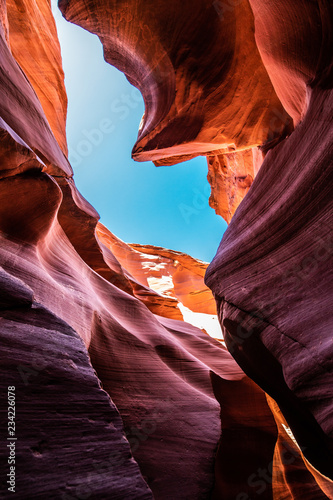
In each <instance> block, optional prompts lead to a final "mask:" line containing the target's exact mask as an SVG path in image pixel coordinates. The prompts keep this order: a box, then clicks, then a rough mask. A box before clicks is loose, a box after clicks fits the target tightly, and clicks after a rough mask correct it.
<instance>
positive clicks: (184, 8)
mask: <svg viewBox="0 0 333 500" xmlns="http://www.w3.org/2000/svg"><path fill="white" fill-rule="evenodd" d="M59 6H60V8H61V10H62V12H63V14H64V16H65V17H66V19H67V20H69V21H72V22H74V23H76V24H79V25H80V26H82V27H84V28H85V29H87V30H89V31H91V32H92V33H95V34H97V35H98V36H99V37H100V39H101V42H102V44H103V46H104V57H105V59H106V61H107V62H109V63H111V64H113V65H115V66H116V67H118V68H119V69H120V70H121V71H123V72H124V73H125V74H126V76H127V78H128V79H129V81H130V82H132V83H133V84H134V85H136V86H137V87H138V88H139V89H140V90H141V92H142V95H143V98H144V101H145V106H146V111H145V117H144V121H143V125H142V128H141V130H140V132H139V137H138V141H137V143H136V145H135V146H134V149H133V157H134V158H135V159H136V160H139V161H144V160H154V161H157V162H158V161H159V160H163V163H164V164H166V163H167V161H166V159H167V158H169V163H170V164H172V163H174V161H175V160H174V159H173V157H175V158H176V161H177V160H178V159H179V158H178V157H181V158H182V159H185V158H186V156H187V155H189V156H193V155H198V154H207V152H209V151H213V150H214V151H215V150H219V151H226V152H228V151H229V150H230V148H231V149H232V150H240V149H245V148H249V147H254V146H258V145H261V144H263V143H265V142H266V141H268V140H272V139H274V138H275V137H278V136H279V135H280V134H281V133H282V132H283V131H284V129H285V126H286V124H287V123H288V115H287V114H286V113H285V111H284V110H283V108H282V106H281V104H280V102H279V100H278V98H277V96H276V93H275V91H274V89H273V87H272V84H271V82H270V80H269V78H268V75H267V72H266V69H265V67H264V65H263V64H262V61H261V58H260V55H259V52H258V49H257V46H256V43H255V39H254V19H253V15H252V11H251V8H250V6H249V3H248V1H247V0H241V1H240V0H239V1H237V2H233V7H232V8H229V9H223V2H218V1H215V2H214V1H212V0H199V1H196V2H192V1H189V0H187V1H183V2H178V1H177V0H172V1H171V2H165V0H157V1H156V0H154V1H152V0H150V1H147V0H140V1H137V0H125V1H123V2H117V1H115V0H111V1H109V2H105V1H104V0H89V1H87V2H81V1H73V0H61V2H60V3H59ZM272 121H274V127H273V128H272V127H271V126H270V124H271V123H272Z"/></svg>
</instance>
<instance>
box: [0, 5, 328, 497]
mask: <svg viewBox="0 0 333 500" xmlns="http://www.w3.org/2000/svg"><path fill="white" fill-rule="evenodd" d="M0 3H1V11H0V21H1V23H0V30H1V33H0V35H1V36H0V63H1V69H0V91H1V101H0V113H1V114H0V158H1V164H0V201H1V203H0V240H1V244H0V264H1V272H0V284H1V287H0V316H1V328H0V336H1V342H0V343H1V346H2V347H1V351H0V352H1V359H2V363H1V365H2V377H1V387H2V389H3V391H2V392H3V393H4V394H6V392H7V388H8V387H11V388H12V387H15V390H14V391H16V395H17V414H16V425H17V436H19V439H20V444H19V448H17V462H16V464H15V467H17V475H16V486H15V493H10V494H11V496H12V497H13V498H14V499H25V498H36V499H38V498H40V499H44V498H50V499H53V498H54V499H58V498H62V499H66V498H71V499H73V498H75V499H80V498H91V499H110V498H112V499H115V500H116V499H119V500H123V499H126V500H136V499H142V500H143V499H145V500H146V499H152V498H156V499H162V500H164V499H165V500H167V499H171V498H172V499H173V500H184V499H187V498H188V499H208V498H214V500H215V499H216V500H218V499H222V498H225V499H229V498H230V499H231V498H237V499H238V500H240V499H241V500H249V499H250V498H251V499H255V498H258V499H260V498H265V499H274V500H280V499H282V498H295V499H298V498H301V497H302V498H304V499H306V500H312V499H324V498H333V492H332V490H333V488H332V481H331V479H332V470H333V467H332V452H333V451H332V345H333V343H332V335H331V331H332V317H331V313H330V309H331V308H330V290H331V289H332V285H333V278H332V273H331V269H332V265H331V264H332V262H331V261H332V244H331V243H332V242H331V235H330V231H331V225H332V224H333V221H331V218H332V206H331V205H332V199H331V192H330V187H331V182H332V180H333V179H332V178H331V177H332V168H331V167H332V117H331V113H330V109H331V107H332V104H333V102H332V90H331V87H332V67H331V59H330V56H329V54H330V51H329V48H330V46H331V38H330V32H331V31H330V28H331V24H330V22H331V17H330V16H331V13H332V11H331V6H330V5H329V2H328V1H326V0H322V1H318V2H311V3H307V4H305V2H303V1H302V0H299V1H298V2H293V4H291V2H289V1H287V0H281V1H277V0H275V1H273V2H270V3H267V2H266V3H265V2H262V1H261V0H251V1H250V4H248V3H247V2H245V1H244V0H240V1H237V2H235V1H231V0H230V1H229V0H228V1H227V2H216V1H215V2H212V1H208V0H202V1H199V2H194V3H193V2H191V3H190V2H187V1H186V2H182V3H179V2H171V4H170V2H169V3H166V2H164V1H162V0H158V1H157V2H154V3H153V2H150V1H149V2H147V1H146V2H134V1H130V0H126V1H124V2H114V1H111V2H109V3H107V2H105V1H104V0H98V1H96V0H88V1H86V2H81V1H80V0H71V1H68V0H62V1H61V2H60V4H61V8H62V10H63V12H64V13H65V15H66V17H67V18H68V19H70V20H71V21H73V22H75V23H77V24H80V25H82V26H83V27H84V28H86V29H89V30H90V31H92V32H94V33H97V34H98V35H99V37H100V38H101V41H102V43H103V45H104V52H105V58H106V60H107V61H109V62H111V63H113V64H115V65H116V66H117V67H118V68H119V69H121V70H123V71H124V72H125V74H126V75H127V77H128V78H129V79H130V81H131V82H132V83H134V84H135V85H137V86H138V88H140V90H141V91H142V94H143V96H144V99H145V103H146V114H145V120H144V123H143V128H142V130H141V131H140V134H139V138H138V142H137V145H136V146H135V149H134V156H135V157H136V159H139V160H140V159H148V158H149V159H153V160H154V161H155V162H156V163H160V164H163V163H165V164H171V163H174V162H176V161H180V160H183V159H186V158H188V157H189V156H195V155H198V154H206V155H207V156H208V162H209V168H210V171H209V175H210V178H211V183H212V185H213V194H212V199H211V204H212V205H214V208H215V209H216V210H217V212H218V213H220V214H221V215H222V216H223V217H225V218H226V219H227V220H230V219H231V217H232V214H233V213H234V211H235V210H236V207H237V205H238V204H239V203H240V202H241V200H242V198H243V197H244V196H245V194H246V197H245V199H244V200H243V202H242V203H241V204H240V206H239V208H238V210H237V211H236V214H235V216H234V217H233V219H232V221H231V224H230V227H229V229H228V231H227V232H226V234H225V236H224V238H223V240H222V243H221V245H220V248H219V250H218V252H217V255H216V257H215V259H214V261H213V263H212V264H211V265H210V267H209V268H208V272H207V277H206V281H207V284H208V285H209V286H210V288H211V289H212V290H213V293H214V297H215V299H216V302H217V306H218V314H219V318H220V321H221V324H222V325H223V330H224V334H225V340H226V343H227V346H228V348H229V351H230V352H228V351H227V349H226V348H225V347H224V345H223V344H222V343H221V342H218V341H216V340H214V339H213V338H211V337H210V336H208V335H206V333H204V332H203V331H202V330H200V329H199V328H196V327H194V326H192V325H190V324H188V323H186V322H184V321H182V320H181V319H182V317H183V315H185V313H184V311H185V309H187V310H189V311H190V312H191V313H193V314H209V315H212V314H213V313H214V312H215V308H214V303H213V299H212V294H211V293H210V291H209V290H208V288H207V287H206V286H205V285H204V283H203V275H204V273H205V271H206V264H205V263H202V262H199V261H196V260H195V259H192V258H191V257H190V256H187V255H184V254H181V253H179V252H175V251H171V250H166V249H162V248H159V247H152V246H149V245H147V246H143V245H128V244H125V243H124V242H122V241H121V240H119V239H118V238H116V237H115V236H114V235H113V234H112V233H110V232H109V231H108V230H107V229H106V228H105V227H104V226H102V225H101V224H99V223H98V219H99V216H98V214H97V213H96V211H95V210H94V209H93V207H91V205H90V204H89V203H88V202H87V201H86V200H85V199H84V198H83V197H82V196H81V194H80V193H79V192H78V190H77V188H76V186H75V183H74V180H73V178H72V170H71V167H70V165H69V163H68V160H67V158H66V154H65V153H66V151H67V149H66V147H67V146H66V137H65V117H66V95H65V92H64V86H63V72H62V68H61V58H60V51H59V44H58V41H57V37H56V32H55V28H54V21H53V18H52V14H51V11H50V8H49V2H48V1H47V0H36V1H35V2H31V1H29V0H23V1H14V0H7V2H6V0H0ZM251 9H252V10H251ZM254 27H255V33H254ZM309 33H310V34H311V37H309ZM27 39H28V43H26V40H27ZM278 97H279V98H278ZM280 101H281V102H280ZM281 103H282V104H281ZM288 113H289V114H290V115H291V116H292V118H293V120H294V122H295V123H298V122H300V123H299V124H298V126H297V127H296V129H295V131H294V132H292V133H291V130H292V127H291V123H290V120H289V114H288ZM287 136H288V137H287ZM284 137H287V138H286V139H285V140H283V141H282V142H281V140H282V139H283V138H284ZM258 145H259V146H261V148H260V150H258V149H257V146H258ZM261 155H263V156H264V155H266V157H265V159H264V161H263V164H262V166H261V167H260V164H261V161H262V159H263V158H262V157H261ZM259 167H260V169H259ZM180 305H181V306H182V307H180ZM234 358H235V359H236V361H237V362H236V361H235V359H234ZM239 365H240V366H241V368H240V366H239ZM242 369H243V370H244V371H242ZM244 372H245V373H244ZM265 393H266V394H265ZM4 409H6V408H4ZM4 409H2V410H1V411H2V412H4ZM6 423H7V413H6V415H5V414H4V413H3V418H1V424H0V429H1V435H2V436H3V439H4V441H3V442H5V440H6V438H7V437H8V430H7V427H6ZM221 428H222V433H221ZM0 458H1V461H2V463H3V464H4V465H3V467H1V471H2V470H5V469H6V467H7V465H8V463H7V458H8V453H7V450H6V448H5V447H2V448H1V450H0ZM330 478H331V479H330ZM7 488H8V485H7V483H6V476H5V475H3V476H2V477H1V482H0V491H1V496H4V497H6V496H8V489H7Z"/></svg>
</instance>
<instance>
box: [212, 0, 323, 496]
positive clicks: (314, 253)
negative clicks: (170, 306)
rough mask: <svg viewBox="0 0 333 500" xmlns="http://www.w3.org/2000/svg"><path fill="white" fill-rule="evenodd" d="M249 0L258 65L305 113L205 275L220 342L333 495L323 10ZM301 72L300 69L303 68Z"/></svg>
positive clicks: (264, 170)
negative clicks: (261, 55) (261, 58)
mask: <svg viewBox="0 0 333 500" xmlns="http://www.w3.org/2000/svg"><path fill="white" fill-rule="evenodd" d="M252 3H253V7H254V13H255V16H256V13H257V12H258V27H259V28H258V32H257V38H258V40H259V42H258V43H259V45H260V44H262V47H263V46H264V41H265V51H266V55H265V58H267V60H269V61H270V64H268V70H269V72H272V71H275V72H276V73H277V72H278V71H277V68H279V67H280V66H281V67H283V68H284V69H283V71H282V70H281V73H280V76H281V74H282V75H285V76H284V81H283V88H282V87H279V89H278V90H279V92H282V91H283V92H284V94H283V97H281V98H282V99H283V100H285V102H286V103H287V102H288V99H292V98H293V99H294V102H295V106H296V108H297V109H298V111H299V113H300V115H302V113H303V114H304V113H305V116H304V118H303V120H302V122H301V123H300V124H299V125H298V127H297V128H296V130H295V131H294V132H293V133H292V134H291V136H290V137H289V138H288V139H286V140H285V141H284V142H282V143H281V144H279V145H278V146H276V147H275V148H274V149H273V150H272V151H270V152H269V154H268V155H267V157H266V159H265V161H264V163H263V165H262V167H261V169H260V171H259V174H258V176H257V178H256V180H255V181H254V183H253V185H252V187H251V190H250V192H249V194H248V196H247V197H246V198H245V200H244V201H243V203H242V204H241V206H240V207H239V210H238V211H237V213H236V215H235V217H234V218H233V220H232V222H231V224H230V226H229V228H228V230H227V232H226V233H225V235H224V238H223V240H222V242H221V245H220V248H219V251H218V253H217V256H216V257H215V259H214V261H213V263H212V264H211V265H210V267H209V268H208V273H207V278H206V281H207V283H208V285H209V286H210V287H211V288H212V289H213V292H214V295H215V297H216V299H217V303H218V309H219V314H220V320H221V322H223V325H224V330H225V335H226V341H227V345H228V347H229V349H230V350H231V352H232V353H233V355H234V357H235V358H236V360H237V361H238V362H239V364H240V365H241V366H242V367H243V369H244V370H245V371H246V372H247V374H248V375H250V376H251V378H253V379H254V380H255V381H256V382H257V383H258V384H259V385H260V386H261V387H262V388H263V389H264V390H265V391H266V392H267V393H268V394H270V395H271V396H272V397H273V398H274V399H275V400H276V401H277V403H278V404H279V406H280V409H281V410H282V413H283V415H284V418H285V419H286V421H287V422H288V426H290V428H291V431H292V433H293V434H294V436H295V438H296V440H297V443H298V445H299V446H300V447H301V448H302V450H303V455H304V456H305V458H306V459H307V461H308V462H310V464H311V465H310V466H309V469H310V471H312V473H313V475H314V477H315V479H316V481H317V482H318V484H319V485H320V486H321V487H322V489H323V491H324V492H325V493H326V495H327V496H328V497H329V498H332V495H333V492H332V490H333V488H332V482H331V481H329V479H327V477H329V478H331V479H333V474H332V471H333V428H332V418H331V415H332V409H333V408H332V387H333V384H332V382H333V381H332V348H333V339H332V323H333V318H332V314H331V306H330V303H331V291H332V287H333V278H332V273H331V269H332V244H331V235H330V231H331V226H332V224H333V221H332V208H333V207H332V196H331V183H332V181H333V179H332V142H333V141H332V139H333V132H332V131H333V126H332V125H333V123H332V114H331V109H332V106H333V93H332V89H331V88H332V81H333V75H332V61H331V59H330V57H331V55H330V47H331V43H330V42H331V40H330V38H329V35H328V25H329V22H330V17H329V14H332V9H331V6H330V5H329V4H328V2H318V3H317V2H314V3H312V4H311V7H310V6H308V7H307V8H305V9H304V10H300V9H298V10H297V17H296V11H295V9H294V8H291V9H290V10H288V13H287V14H286V16H287V18H286V23H285V24H284V23H282V22H281V21H280V17H281V16H280V17H279V16H278V15H277V14H278V13H279V10H278V2H273V3H272V4H270V5H269V6H268V4H267V3H264V2H255V1H254V2H252V1H251V4H252ZM279 4H280V5H282V4H286V2H280V3H279ZM288 5H289V3H288ZM302 5H303V4H302ZM312 8H313V9H315V12H316V13H317V14H321V16H322V17H321V18H318V19H321V24H320V26H319V25H317V24H316V25H315V26H314V25H313V22H314V19H317V18H316V17H315V18H313V17H312V14H313V11H311V9H312ZM311 12H312V14H311ZM310 14H311V15H310ZM263 15H266V18H265V19H267V20H268V21H269V19H272V18H273V17H274V18H276V19H278V21H277V23H276V24H273V25H270V24H269V22H268V21H267V22H268V25H269V26H272V28H271V29H267V27H266V29H265V30H264V26H263V17H262V16H263ZM289 16H291V17H290V18H289ZM256 19H257V18H256ZM296 21H297V23H298V24H296ZM267 22H266V21H265V26H267ZM292 23H293V27H292ZM304 26H305V27H308V26H311V27H312V28H313V30H314V31H313V38H312V39H311V40H312V41H311V47H312V49H311V51H310V53H308V52H306V51H304V50H303V49H304V46H305V45H306V44H307V43H308V40H309V37H308V32H307V31H306V30H305V29H304ZM331 26H332V25H331ZM278 27H280V28H281V30H279V34H278V35H277V30H278ZM296 28H297V29H296ZM277 39H279V43H278V44H277ZM267 40H268V41H269V42H268V41H267ZM282 48H283V51H282ZM262 50H264V49H262ZM295 60H297V61H298V62H297V64H296V62H295ZM314 60H316V64H315V65H314ZM288 68H289V72H288ZM299 68H308V71H305V70H304V71H303V73H302V74H301V72H300V69H299ZM311 68H312V70H311ZM310 70H311V71H312V73H311V74H310ZM295 74H296V76H297V78H296V77H295ZM287 76H288V77H287ZM310 77H311V78H310ZM295 78H296V79H295ZM272 80H273V81H274V78H273V76H272ZM278 81H279V85H280V84H282V80H281V79H279V80H278ZM301 88H303V89H304V92H306V94H307V103H306V109H305V108H304V103H303V104H302V105H301V104H300V103H301V102H303V101H302V99H301V95H302V94H301V91H300V89H301ZM293 96H294V97H293ZM295 96H298V97H299V99H297V98H296V97H295ZM286 107H287V104H286ZM308 462H306V464H307V465H308ZM313 468H315V469H316V471H314V470H313ZM324 476H326V478H325V477H324Z"/></svg>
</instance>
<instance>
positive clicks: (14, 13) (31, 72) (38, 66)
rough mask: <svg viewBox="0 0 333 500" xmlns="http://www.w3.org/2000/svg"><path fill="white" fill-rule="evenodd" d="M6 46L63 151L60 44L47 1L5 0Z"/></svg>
mask: <svg viewBox="0 0 333 500" xmlns="http://www.w3.org/2000/svg"><path fill="white" fill-rule="evenodd" d="M7 12H8V26H9V46H10V50H11V52H12V54H13V56H14V58H15V59H16V61H17V62H18V64H19V65H20V67H21V68H22V70H23V71H24V73H25V75H26V76H27V77H28V79H29V82H30V83H31V85H32V87H33V89H34V91H35V92H36V94H37V96H38V99H39V101H40V103H41V105H42V106H43V110H44V113H45V115H46V118H47V121H48V123H49V124H50V127H51V129H52V132H53V134H54V136H55V138H56V139H57V142H58V144H59V146H60V147H61V149H62V151H63V152H64V153H65V154H67V140H66V115H67V94H66V90H65V84H64V72H63V69H62V63H61V54H60V46H59V41H58V36H57V31H56V26H55V21H54V19H53V16H52V14H51V5H50V2H48V1H46V0H44V1H39V2H38V8H36V6H35V4H34V2H31V1H29V0H7Z"/></svg>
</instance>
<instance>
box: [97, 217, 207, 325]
mask: <svg viewBox="0 0 333 500" xmlns="http://www.w3.org/2000/svg"><path fill="white" fill-rule="evenodd" d="M97 235H98V239H99V240H100V241H101V242H102V243H104V244H105V245H106V246H108V248H109V249H110V250H111V251H112V253H113V254H114V255H115V256H116V258H117V259H118V261H119V262H120V263H121V265H122V266H123V267H124V269H126V270H127V271H129V272H130V273H131V275H132V276H133V277H134V278H135V279H136V280H137V281H139V282H140V283H141V284H142V285H144V286H146V287H150V288H152V289H153V290H155V291H156V292H158V293H159V294H162V295H163V296H166V297H170V298H173V299H175V300H176V301H178V302H181V303H182V304H183V305H184V306H185V307H187V308H189V309H190V310H191V311H193V312H197V313H206V314H216V305H215V300H214V298H213V295H212V292H211V291H210V290H209V288H207V287H206V285H205V284H204V275H205V272H206V269H207V266H208V264H207V263H205V262H202V261H199V260H196V259H193V257H190V256H189V255H186V254H183V253H181V252H176V251H174V250H167V249H165V248H161V247H154V246H152V245H147V246H144V245H135V244H131V245H127V244H126V243H124V242H123V241H121V240H120V239H119V238H117V237H116V236H114V235H113V234H112V233H110V231H108V230H107V229H106V228H105V227H104V226H103V225H102V224H98V225H97ZM176 303H177V302H176ZM147 305H148V304H147ZM148 307H149V306H148ZM160 314H161V315H162V316H166V317H170V316H169V315H168V314H163V311H162V310H161V311H160ZM179 318H180V319H181V316H180V317H179Z"/></svg>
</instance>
